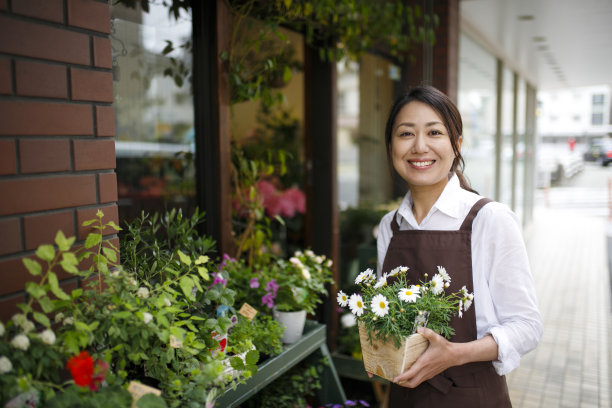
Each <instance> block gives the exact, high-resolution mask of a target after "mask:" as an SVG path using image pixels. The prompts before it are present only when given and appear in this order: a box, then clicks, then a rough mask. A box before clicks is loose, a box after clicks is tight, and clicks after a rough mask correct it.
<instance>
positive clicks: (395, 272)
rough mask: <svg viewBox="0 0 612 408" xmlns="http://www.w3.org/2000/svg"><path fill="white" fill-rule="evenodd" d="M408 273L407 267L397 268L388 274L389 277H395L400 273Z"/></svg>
mask: <svg viewBox="0 0 612 408" xmlns="http://www.w3.org/2000/svg"><path fill="white" fill-rule="evenodd" d="M407 271H408V267H407V266H398V267H397V268H393V269H392V270H391V272H389V273H388V274H387V276H395V275H397V274H398V273H400V272H401V273H405V272H407Z"/></svg>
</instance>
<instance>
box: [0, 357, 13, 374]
mask: <svg viewBox="0 0 612 408" xmlns="http://www.w3.org/2000/svg"><path fill="white" fill-rule="evenodd" d="M12 369H13V363H11V360H9V359H8V358H6V357H5V356H2V357H0V374H6V373H8V372H9V371H11V370H12Z"/></svg>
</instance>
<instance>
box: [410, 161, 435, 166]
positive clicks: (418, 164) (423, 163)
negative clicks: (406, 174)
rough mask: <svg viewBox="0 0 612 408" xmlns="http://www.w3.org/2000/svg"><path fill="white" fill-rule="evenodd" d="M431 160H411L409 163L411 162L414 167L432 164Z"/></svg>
mask: <svg viewBox="0 0 612 408" xmlns="http://www.w3.org/2000/svg"><path fill="white" fill-rule="evenodd" d="M433 162H434V161H433V160H428V161H411V162H410V164H412V165H413V166H416V167H425V166H429V165H431V164H433Z"/></svg>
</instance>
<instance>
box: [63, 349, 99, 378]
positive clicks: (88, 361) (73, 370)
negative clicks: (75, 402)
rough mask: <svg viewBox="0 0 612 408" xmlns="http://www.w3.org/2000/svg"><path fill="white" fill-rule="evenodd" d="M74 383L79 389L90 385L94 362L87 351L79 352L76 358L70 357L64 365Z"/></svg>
mask: <svg viewBox="0 0 612 408" xmlns="http://www.w3.org/2000/svg"><path fill="white" fill-rule="evenodd" d="M66 368H68V370H70V374H72V379H73V380H74V383H75V384H76V385H78V386H80V387H85V386H90V385H92V376H93V372H94V361H93V358H91V356H90V355H89V353H88V352H87V351H81V352H80V353H79V355H78V356H74V357H71V358H70V360H68V364H66Z"/></svg>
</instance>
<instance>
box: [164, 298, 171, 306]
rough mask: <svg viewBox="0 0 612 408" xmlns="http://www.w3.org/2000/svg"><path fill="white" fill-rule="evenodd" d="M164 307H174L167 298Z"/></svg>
mask: <svg viewBox="0 0 612 408" xmlns="http://www.w3.org/2000/svg"><path fill="white" fill-rule="evenodd" d="M164 305H166V306H167V307H170V306H172V302H170V299H168V298H167V297H165V298H164Z"/></svg>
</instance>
